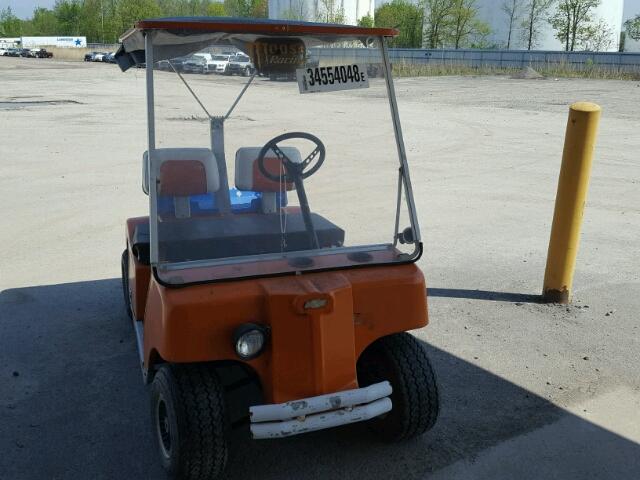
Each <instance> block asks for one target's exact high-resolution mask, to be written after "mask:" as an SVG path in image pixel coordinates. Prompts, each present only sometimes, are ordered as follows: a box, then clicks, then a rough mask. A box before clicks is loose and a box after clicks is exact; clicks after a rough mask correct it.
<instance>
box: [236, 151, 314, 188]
mask: <svg viewBox="0 0 640 480" xmlns="http://www.w3.org/2000/svg"><path fill="white" fill-rule="evenodd" d="M261 150H262V147H243V148H239V149H238V151H237V152H236V188H237V189H238V190H248V191H253V192H279V191H281V190H282V189H285V190H293V189H294V186H293V183H291V182H286V183H284V184H282V185H281V184H280V182H274V181H273V180H270V179H268V178H266V177H265V176H264V175H262V173H261V172H260V168H259V167H258V162H257V159H258V155H260V151H261ZM281 150H282V152H283V153H284V154H285V155H286V156H287V157H289V159H291V161H292V162H294V163H300V162H302V158H301V156H300V151H299V150H298V149H297V148H295V147H282V148H281ZM264 167H265V169H266V170H267V171H268V172H269V173H272V174H274V175H280V173H281V171H282V170H281V161H280V159H279V158H278V157H277V156H276V154H275V153H274V152H273V151H272V150H269V151H268V152H267V155H266V156H265V158H264Z"/></svg>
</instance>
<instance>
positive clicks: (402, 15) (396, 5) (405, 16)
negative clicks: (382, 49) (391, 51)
mask: <svg viewBox="0 0 640 480" xmlns="http://www.w3.org/2000/svg"><path fill="white" fill-rule="evenodd" d="M422 16H423V11H422V8H420V7H418V6H416V5H414V4H413V3H409V2H408V1H407V0H393V1H392V2H391V3H386V4H384V5H382V6H381V7H379V8H378V9H377V10H376V12H375V25H376V26H377V27H389V28H397V29H398V30H400V34H399V35H398V36H397V37H396V38H394V39H393V40H391V41H390V42H389V44H390V46H392V47H398V48H419V47H420V46H421V44H422Z"/></svg>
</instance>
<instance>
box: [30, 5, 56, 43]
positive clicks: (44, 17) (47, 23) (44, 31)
mask: <svg viewBox="0 0 640 480" xmlns="http://www.w3.org/2000/svg"><path fill="white" fill-rule="evenodd" d="M25 23H26V22H25ZM28 23H29V27H28V30H29V35H34V36H44V37H47V36H52V35H56V34H57V33H58V32H59V27H58V19H57V18H56V16H55V14H54V13H53V11H52V10H49V9H47V8H42V7H36V8H35V9H34V10H33V17H32V18H31V20H30V21H28Z"/></svg>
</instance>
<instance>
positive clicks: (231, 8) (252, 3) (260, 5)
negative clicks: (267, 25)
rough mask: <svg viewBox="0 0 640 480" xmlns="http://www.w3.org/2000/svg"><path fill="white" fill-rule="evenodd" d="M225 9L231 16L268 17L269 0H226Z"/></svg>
mask: <svg viewBox="0 0 640 480" xmlns="http://www.w3.org/2000/svg"><path fill="white" fill-rule="evenodd" d="M224 9H225V11H226V12H227V14H228V15H229V16H231V17H253V18H266V17H267V0H224Z"/></svg>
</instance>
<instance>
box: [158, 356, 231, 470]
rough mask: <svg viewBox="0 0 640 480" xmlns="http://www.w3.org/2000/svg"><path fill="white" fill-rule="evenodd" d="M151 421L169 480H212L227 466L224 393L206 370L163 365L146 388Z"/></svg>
mask: <svg viewBox="0 0 640 480" xmlns="http://www.w3.org/2000/svg"><path fill="white" fill-rule="evenodd" d="M151 418H152V425H153V430H154V433H155V436H156V439H157V442H158V450H159V452H160V459H161V462H162V466H163V467H164V468H165V470H166V471H167V473H168V474H169V475H170V477H171V478H175V479H186V480H214V479H216V478H218V477H219V476H220V475H221V474H222V473H223V471H224V469H225V466H226V463H227V437H228V431H229V426H228V421H227V417H226V405H225V402H224V390H223V388H222V385H221V384H220V381H219V380H218V377H217V375H216V373H215V371H214V369H213V368H211V367H210V366H208V365H205V364H195V365H169V364H167V365H163V366H162V367H161V368H160V369H159V370H158V372H157V373H156V375H155V377H154V379H153V384H152V385H151Z"/></svg>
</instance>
